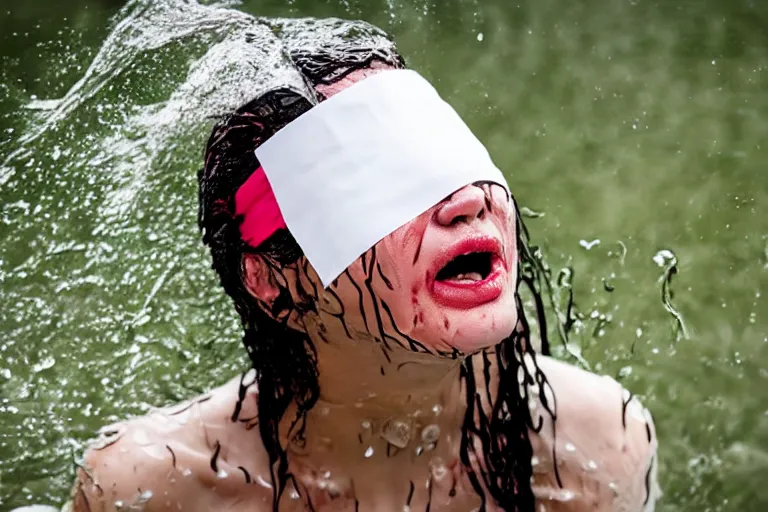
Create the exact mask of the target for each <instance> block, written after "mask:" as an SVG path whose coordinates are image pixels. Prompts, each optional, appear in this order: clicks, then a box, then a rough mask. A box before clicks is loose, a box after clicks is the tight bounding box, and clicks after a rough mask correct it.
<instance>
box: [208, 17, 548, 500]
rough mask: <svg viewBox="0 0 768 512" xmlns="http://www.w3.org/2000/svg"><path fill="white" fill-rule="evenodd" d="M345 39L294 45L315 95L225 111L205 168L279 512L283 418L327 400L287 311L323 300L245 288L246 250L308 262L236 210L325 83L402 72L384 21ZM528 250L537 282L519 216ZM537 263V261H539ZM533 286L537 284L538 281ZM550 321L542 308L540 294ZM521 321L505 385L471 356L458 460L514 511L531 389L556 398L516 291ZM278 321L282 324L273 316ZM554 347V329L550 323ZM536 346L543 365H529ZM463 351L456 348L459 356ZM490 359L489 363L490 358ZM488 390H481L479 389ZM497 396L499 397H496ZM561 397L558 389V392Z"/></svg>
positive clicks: (477, 484) (532, 262) (273, 94)
mask: <svg viewBox="0 0 768 512" xmlns="http://www.w3.org/2000/svg"><path fill="white" fill-rule="evenodd" d="M346 27H347V28H346V29H345V30H347V32H346V33H345V35H344V37H341V38H336V39H333V41H334V43H333V44H332V45H328V46H323V45H313V46H311V47H306V46H304V47H302V46H301V45H293V46H291V45H290V44H289V43H287V42H286V52H287V53H288V54H289V56H290V60H291V62H292V64H293V66H295V68H296V69H297V70H298V71H299V72H300V73H301V74H302V76H303V77H304V80H305V82H306V83H307V84H308V85H309V86H310V87H311V88H312V89H313V90H314V91H315V93H316V98H308V97H306V95H305V94H302V93H301V92H300V91H296V90H293V89H291V88H288V87H282V88H276V89H273V90H271V91H270V92H268V93H266V94H263V95H261V96H260V97H258V98H256V99H255V100H253V101H251V102H250V103H248V104H247V105H245V106H243V107H242V108H240V109H238V110H237V111H236V112H234V113H233V114H231V115H229V116H227V117H226V118H225V119H223V120H222V121H221V122H219V123H218V124H217V125H216V126H215V127H214V128H213V132H212V134H211V136H210V139H209V141H208V144H207V148H206V157H205V165H204V167H203V169H201V171H200V173H199V177H198V178H199V187H200V188H199V193H200V194H199V226H200V228H201V230H202V233H203V243H204V244H205V245H207V246H208V247H209V248H210V251H211V256H212V259H213V268H214V269H215V270H216V272H217V273H218V275H219V278H220V282H221V285H222V286H223V287H224V290H225V291H226V293H227V294H228V295H229V296H230V297H231V298H232V300H233V302H234V305H235V309H236V310H237V312H238V314H239V315H240V319H241V321H242V325H243V328H244V336H243V343H244V345H245V348H246V350H247V351H248V355H249V357H250V359H251V362H252V365H253V368H254V369H255V370H256V373H257V381H258V386H259V398H258V414H259V423H258V425H259V431H260V434H261V438H262V441H263V444H264V446H265V448H266V451H267V454H268V455H269V460H270V463H271V468H272V484H273V488H274V498H273V509H274V510H277V509H278V506H279V502H280V498H281V496H282V493H283V491H284V489H285V487H286V484H287V482H288V480H289V479H290V478H291V475H290V474H289V473H288V460H287V454H286V451H285V449H284V447H283V446H281V444H280V440H279V432H278V426H279V423H280V421H281V419H282V418H283V416H284V415H285V413H286V411H287V408H288V407H289V406H290V405H291V403H295V405H296V407H297V416H296V418H294V419H293V426H295V427H296V426H297V427H298V431H299V432H303V423H304V421H305V418H306V413H307V411H309V410H310V409H311V408H312V407H313V406H314V405H315V403H316V402H317V399H318V396H319V385H318V372H317V364H316V363H317V361H316V353H315V350H314V347H313V344H312V342H311V340H310V339H309V337H308V336H307V335H305V334H304V333H301V332H298V331H296V330H293V329H291V328H289V327H288V326H287V324H286V320H287V317H288V315H287V314H286V313H288V312H291V311H295V312H298V313H300V314H301V313H306V312H308V311H312V310H313V309H314V307H315V305H314V300H313V298H312V297H306V299H304V298H302V300H300V301H299V302H298V303H296V302H294V301H293V300H292V298H291V296H290V295H289V293H288V291H287V290H286V289H283V290H282V291H281V292H280V295H279V296H278V298H277V300H276V301H275V302H274V303H273V304H272V305H271V306H270V307H271V313H272V315H271V316H270V315H269V314H267V313H266V312H265V311H264V309H263V306H264V304H259V302H258V300H257V299H255V298H254V297H253V296H252V295H251V294H250V293H249V292H248V290H247V289H246V288H245V284H244V274H245V272H244V268H243V256H244V255H245V254H247V253H254V254H260V255H261V256H262V257H263V258H264V260H265V261H266V262H267V264H268V265H269V266H270V267H271V268H272V269H273V270H275V271H281V270H284V269H286V268H290V267H296V266H298V265H300V264H302V263H301V262H302V261H304V264H306V259H302V258H301V256H302V255H303V253H302V251H301V249H300V248H299V246H298V244H297V243H296V240H295V239H294V238H293V236H292V235H291V234H290V232H288V231H287V230H286V229H281V230H279V231H277V232H275V233H274V234H273V235H272V236H270V237H269V238H268V239H267V240H266V241H264V242H263V243H262V244H260V245H259V246H258V247H256V248H253V247H250V246H249V245H247V244H246V243H245V242H243V241H242V239H241V238H240V230H239V227H240V223H241V222H242V219H241V218H238V217H237V216H236V215H235V214H234V211H235V204H234V201H235V200H234V197H235V192H236V191H237V190H238V188H239V187H240V186H241V185H242V184H243V183H244V182H245V181H246V180H247V179H248V177H249V176H250V175H251V174H252V173H253V171H254V170H255V169H257V168H258V167H259V162H258V160H257V158H256V156H255V154H254V149H255V148H257V147H258V146H259V145H260V144H262V143H263V142H264V141H266V140H267V139H268V138H269V137H271V136H272V135H273V134H274V133H276V132H277V131H278V130H279V129H280V128H282V127H283V126H285V125H286V124H287V123H289V122H291V121H292V120H294V119H296V118H297V117H298V116H300V115H301V114H303V113H304V112H306V111H307V110H309V109H310V108H312V107H313V105H314V103H315V101H322V100H323V99H324V98H323V96H322V94H319V92H318V91H317V89H316V88H317V86H319V85H325V84H333V83H335V82H337V81H338V80H340V79H341V78H343V77H345V76H347V75H348V74H349V73H351V72H353V71H355V70H358V69H363V68H367V67H370V66H371V65H372V64H373V63H374V62H378V63H382V64H385V65H387V66H390V67H395V68H402V67H404V61H403V59H402V57H401V56H400V55H399V54H398V53H397V51H396V49H395V46H394V43H392V42H391V41H390V40H389V39H388V38H387V37H386V35H385V34H384V33H383V32H381V31H380V30H379V29H377V28H375V27H372V26H370V25H368V24H365V23H359V22H354V23H347V25H346ZM519 228H520V229H519V230H518V232H519V233H520V240H519V245H520V248H521V250H520V252H521V267H520V274H521V276H522V279H524V280H525V279H529V280H531V283H533V284H531V286H534V284H535V283H534V281H535V278H536V277H535V272H536V270H537V269H538V268H540V265H538V263H537V261H536V257H535V255H534V254H533V253H532V251H531V250H530V249H529V247H528V245H527V240H526V238H527V236H526V232H525V228H524V226H522V224H520V226H519ZM537 265H538V266H537ZM529 284H530V283H529ZM536 306H537V309H540V311H539V315H538V316H539V317H540V318H539V321H540V324H541V322H542V321H543V304H542V303H541V301H540V300H537V301H536ZM518 317H519V319H520V320H519V322H518V325H517V328H516V330H515V332H514V333H512V334H511V336H510V337H509V338H508V339H506V340H504V341H503V342H502V343H501V344H500V345H499V346H498V347H497V350H495V351H494V353H493V355H492V356H490V355H488V356H487V357H493V358H494V359H495V361H493V364H495V365H497V366H498V368H499V382H498V388H497V389H495V390H491V389H490V383H489V382H488V381H487V380H486V382H485V383H484V384H485V386H484V387H485V389H484V390H482V391H481V390H480V389H478V383H477V382H476V380H477V379H476V378H475V368H473V365H474V364H475V363H474V362H473V360H472V358H466V359H464V362H463V364H462V370H461V377H462V379H463V380H464V382H465V388H466V390H467V410H466V415H465V421H464V428H463V432H464V435H463V439H462V442H461V450H460V458H461V461H462V463H463V465H464V466H465V467H466V468H467V471H468V474H469V478H470V480H471V482H472V485H473V487H474V489H475V491H476V492H477V493H478V495H479V496H480V497H481V499H482V501H483V507H482V508H483V509H484V508H485V499H486V498H485V492H484V488H485V489H487V490H488V492H489V493H490V495H491V497H492V498H493V500H495V501H496V503H497V504H498V505H499V506H501V507H503V508H504V510H509V511H516V510H517V511H523V510H526V511H529V510H530V511H532V510H533V507H534V498H533V493H532V490H531V476H532V467H531V457H532V449H531V443H530V440H529V437H528V431H529V429H533V430H538V429H540V428H541V421H540V419H539V421H535V420H534V419H533V417H532V415H531V412H530V409H529V400H530V399H532V398H533V397H530V396H529V390H530V389H531V387H532V386H535V387H537V388H538V389H539V392H537V393H536V396H537V397H539V399H540V400H541V402H542V404H543V405H544V408H545V409H546V410H547V411H549V413H550V415H551V416H552V417H553V419H554V416H555V407H554V404H549V403H547V401H546V397H547V396H548V395H547V394H546V393H544V392H543V391H544V388H545V387H546V386H547V383H546V377H545V376H544V375H543V374H542V373H541V371H540V370H538V366H537V365H536V364H535V353H534V352H533V349H532V347H531V344H530V329H529V327H528V324H527V322H526V320H525V315H524V312H523V308H522V305H521V304H520V300H519V298H518ZM275 318H279V319H280V320H275ZM541 331H542V334H543V335H544V347H546V345H547V344H546V328H543V329H541ZM524 354H529V355H530V357H531V358H532V361H533V365H526V364H524V362H523V361H524ZM455 355H456V354H454V356H455ZM485 363H486V364H491V361H490V360H487V359H486V361H485ZM481 393H483V394H481ZM493 395H495V399H493V400H491V397H492V396H493ZM549 396H551V394H550V395H549ZM486 398H487V399H488V401H489V402H491V403H493V408H492V409H493V410H492V412H491V414H490V415H488V416H486V415H485V414H484V413H483V410H482V407H481V406H480V404H481V399H486ZM473 439H479V440H480V442H481V445H482V453H481V454H476V453H474V451H475V447H474V443H473ZM472 455H476V456H477V459H478V460H480V461H481V463H480V466H481V467H479V468H473V467H472V465H471V463H470V460H471V456H472Z"/></svg>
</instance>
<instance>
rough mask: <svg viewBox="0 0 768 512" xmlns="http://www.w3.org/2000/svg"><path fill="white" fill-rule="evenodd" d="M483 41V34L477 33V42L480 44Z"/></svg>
mask: <svg viewBox="0 0 768 512" xmlns="http://www.w3.org/2000/svg"><path fill="white" fill-rule="evenodd" d="M483 39H485V36H484V35H483V33H482V32H480V33H478V34H477V40H478V41H481V42H482V40H483Z"/></svg>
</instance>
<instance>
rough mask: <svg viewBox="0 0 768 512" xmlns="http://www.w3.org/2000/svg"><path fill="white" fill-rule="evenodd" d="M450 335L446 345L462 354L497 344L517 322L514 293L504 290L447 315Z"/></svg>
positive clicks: (508, 334) (509, 333)
mask: <svg viewBox="0 0 768 512" xmlns="http://www.w3.org/2000/svg"><path fill="white" fill-rule="evenodd" d="M447 317H448V319H449V322H451V328H450V330H449V333H450V334H451V336H450V337H449V338H448V339H447V340H446V341H447V343H448V345H449V346H451V347H452V348H455V349H456V350H459V351H460V352H463V353H465V354H471V353H473V352H477V351H479V350H483V349H485V348H489V347H493V346H495V345H498V344H499V343H500V342H501V341H503V340H505V339H506V338H508V337H509V336H510V335H511V334H512V332H514V330H515V326H516V325H517V307H516V301H515V296H514V293H511V292H510V293H506V294H504V295H503V296H502V297H499V298H498V299H497V300H495V301H493V302H492V303H489V304H486V305H483V306H478V307H476V308H472V309H469V310H463V311H461V310H457V311H453V312H451V313H450V314H448V315H447Z"/></svg>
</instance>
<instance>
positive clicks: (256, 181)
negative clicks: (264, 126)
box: [235, 167, 287, 247]
mask: <svg viewBox="0 0 768 512" xmlns="http://www.w3.org/2000/svg"><path fill="white" fill-rule="evenodd" d="M235 214H236V215H242V216H243V217H244V218H243V223H242V224H240V237H241V238H242V239H243V241H245V243H247V244H248V245H250V246H251V247H258V246H259V244H261V243H262V242H263V241H264V240H266V239H267V238H269V237H270V236H272V234H273V233H274V232H275V231H277V230H278V229H281V228H286V227H287V226H286V224H285V220H284V219H283V214H282V213H281V212H280V207H279V206H278V205H277V199H275V194H274V192H272V186H271V185H270V184H269V180H267V175H266V174H265V173H264V169H263V168H262V167H259V168H258V169H256V170H255V171H254V173H253V174H251V176H250V177H249V178H248V179H247V180H246V182H245V183H243V186H241V187H240V188H239V189H238V190H237V192H236V193H235Z"/></svg>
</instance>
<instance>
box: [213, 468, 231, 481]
mask: <svg viewBox="0 0 768 512" xmlns="http://www.w3.org/2000/svg"><path fill="white" fill-rule="evenodd" d="M228 476H229V473H227V472H226V471H225V470H223V469H220V470H219V472H218V473H216V478H218V479H219V480H224V479H225V478H227V477H228Z"/></svg>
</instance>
